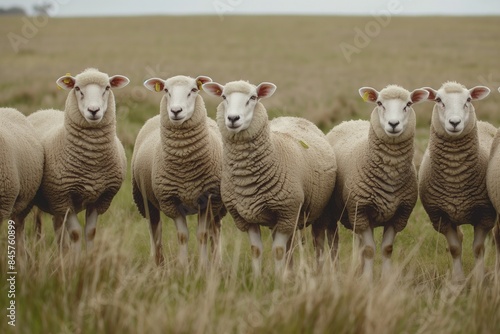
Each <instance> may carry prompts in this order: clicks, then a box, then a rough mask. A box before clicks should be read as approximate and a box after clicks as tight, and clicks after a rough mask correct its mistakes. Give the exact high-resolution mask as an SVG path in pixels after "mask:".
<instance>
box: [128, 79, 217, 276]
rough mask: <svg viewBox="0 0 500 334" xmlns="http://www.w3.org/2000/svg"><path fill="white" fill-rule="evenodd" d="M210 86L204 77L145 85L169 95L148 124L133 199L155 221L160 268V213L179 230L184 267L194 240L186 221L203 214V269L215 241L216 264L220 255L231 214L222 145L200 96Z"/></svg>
mask: <svg viewBox="0 0 500 334" xmlns="http://www.w3.org/2000/svg"><path fill="white" fill-rule="evenodd" d="M209 81H212V79H210V78H209V77H204V76H198V77H197V78H190V77H186V76H175V77H172V78H169V79H167V80H163V79H159V78H152V79H148V80H146V82H145V83H144V85H145V86H146V88H148V89H149V90H152V91H154V92H161V91H165V95H164V96H163V98H162V100H161V102H160V115H157V116H155V117H153V118H152V119H150V120H148V121H147V122H146V124H144V126H143V128H142V129H141V130H140V132H139V135H138V136H137V139H136V143H135V147H134V154H133V156H132V187H133V190H132V191H133V197H134V201H135V203H136V205H137V207H138V209H139V211H140V213H141V214H142V215H143V216H144V217H146V218H148V219H149V222H150V236H151V253H152V254H153V255H154V256H155V260H156V263H157V264H161V263H162V262H163V261H164V258H163V250H162V241H161V222H160V211H162V212H163V213H165V215H167V216H168V217H170V218H172V219H173V220H174V222H175V224H176V228H177V238H178V240H179V244H180V247H179V260H180V262H181V263H182V264H183V265H185V264H186V263H187V252H188V249H187V241H188V238H189V231H188V228H187V221H186V215H191V214H198V229H197V236H198V241H199V244H200V254H201V255H200V264H201V265H203V266H204V265H206V264H207V261H208V255H207V241H208V238H209V237H210V238H211V241H212V251H213V254H214V255H215V256H214V258H215V259H218V258H217V257H218V256H219V255H220V250H219V249H218V248H219V245H220V244H219V236H220V221H221V219H222V217H224V215H225V214H226V208H225V206H224V204H223V203H222V199H221V195H220V180H221V169H222V167H221V164H222V140H221V138H220V133H219V129H218V128H217V124H216V123H215V121H213V120H212V119H210V118H208V117H207V111H206V109H205V103H204V102H203V99H202V97H201V96H200V95H198V93H199V89H200V88H201V85H202V84H203V83H204V82H209Z"/></svg>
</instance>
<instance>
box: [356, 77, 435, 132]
mask: <svg viewBox="0 0 500 334" xmlns="http://www.w3.org/2000/svg"><path fill="white" fill-rule="evenodd" d="M359 95H361V97H362V98H363V100H365V102H371V103H375V104H376V105H377V106H376V107H375V111H376V112H377V114H378V118H379V122H380V126H381V127H382V129H384V132H385V133H386V134H387V135H388V136H389V137H397V136H399V135H401V134H402V133H403V132H404V130H405V129H406V128H407V126H408V122H409V120H410V117H411V115H412V114H413V109H412V108H411V106H412V104H415V103H419V102H421V101H424V100H425V99H427V96H428V95H429V93H428V92H427V91H426V90H424V89H415V90H414V91H413V92H411V93H410V92H409V91H407V90H406V89H404V88H402V87H399V86H396V85H390V86H387V87H386V88H384V89H382V90H381V91H380V92H378V91H377V90H376V89H374V88H371V87H363V88H360V89H359Z"/></svg>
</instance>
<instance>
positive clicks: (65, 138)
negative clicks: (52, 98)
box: [29, 69, 127, 215]
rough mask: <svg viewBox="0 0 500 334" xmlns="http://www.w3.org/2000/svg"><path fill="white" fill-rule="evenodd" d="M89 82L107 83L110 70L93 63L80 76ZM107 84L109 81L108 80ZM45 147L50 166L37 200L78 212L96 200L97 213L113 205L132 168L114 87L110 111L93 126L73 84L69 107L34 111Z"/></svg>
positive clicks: (59, 210)
mask: <svg viewBox="0 0 500 334" xmlns="http://www.w3.org/2000/svg"><path fill="white" fill-rule="evenodd" d="M80 79H82V80H83V82H84V83H87V84H88V83H98V84H100V85H101V84H103V83H105V85H107V84H108V83H109V77H108V76H107V74H104V73H101V72H97V71H96V70H93V69H90V70H87V71H85V72H83V73H82V74H79V75H77V76H76V80H77V82H78V83H79V84H80ZM105 85H104V86H105ZM29 119H30V121H31V123H32V124H33V125H34V126H35V128H36V131H37V132H38V134H39V136H40V138H41V141H42V144H43V147H44V152H45V161H46V162H45V171H44V178H43V181H42V187H41V189H40V192H39V195H38V196H37V197H38V198H37V205H38V206H39V207H40V208H41V209H42V210H43V211H46V212H48V213H50V214H52V215H64V214H65V213H66V210H67V209H68V208H70V209H71V210H73V211H74V212H79V211H81V210H83V209H85V207H86V206H87V204H89V203H93V204H94V206H95V208H96V209H97V213H98V214H102V213H104V212H105V211H106V210H107V209H108V208H109V206H110V204H111V201H112V199H113V197H114V195H115V194H116V193H117V192H118V190H119V189H120V187H121V184H122V182H123V180H124V179H125V174H126V170H127V161H126V157H125V150H124V149H123V146H122V144H121V142H120V140H119V139H118V137H117V136H116V115H115V99H114V95H113V92H112V91H110V92H109V98H108V106H107V111H106V113H105V114H104V117H103V119H102V120H101V121H100V122H99V124H98V125H92V126H90V125H89V124H88V122H87V121H86V120H85V118H84V117H83V116H82V114H81V112H80V110H79V109H78V103H77V101H76V97H75V93H74V89H72V90H71V91H70V92H69V94H68V98H67V100H66V106H65V111H64V112H63V111H59V110H53V109H49V110H41V111H38V112H36V113H33V114H32V115H30V116H29Z"/></svg>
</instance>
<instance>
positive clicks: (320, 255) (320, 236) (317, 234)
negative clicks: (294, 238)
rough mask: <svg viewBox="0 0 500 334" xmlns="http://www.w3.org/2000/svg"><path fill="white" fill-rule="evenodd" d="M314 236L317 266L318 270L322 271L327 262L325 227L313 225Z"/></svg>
mask: <svg viewBox="0 0 500 334" xmlns="http://www.w3.org/2000/svg"><path fill="white" fill-rule="evenodd" d="M312 236H313V246H314V250H315V251H316V265H317V266H318V270H321V268H323V264H324V262H325V256H324V248H325V228H324V227H323V226H319V224H313V225H312Z"/></svg>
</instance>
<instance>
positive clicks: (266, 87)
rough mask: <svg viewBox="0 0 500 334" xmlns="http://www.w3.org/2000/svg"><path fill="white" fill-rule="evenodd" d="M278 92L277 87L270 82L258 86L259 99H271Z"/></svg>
mask: <svg viewBox="0 0 500 334" xmlns="http://www.w3.org/2000/svg"><path fill="white" fill-rule="evenodd" d="M275 91H276V85H275V84H273V83H270V82H262V83H261V84H259V85H258V86H257V96H258V97H259V99H263V98H266V97H270V96H271V95H273V94H274V92H275Z"/></svg>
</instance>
